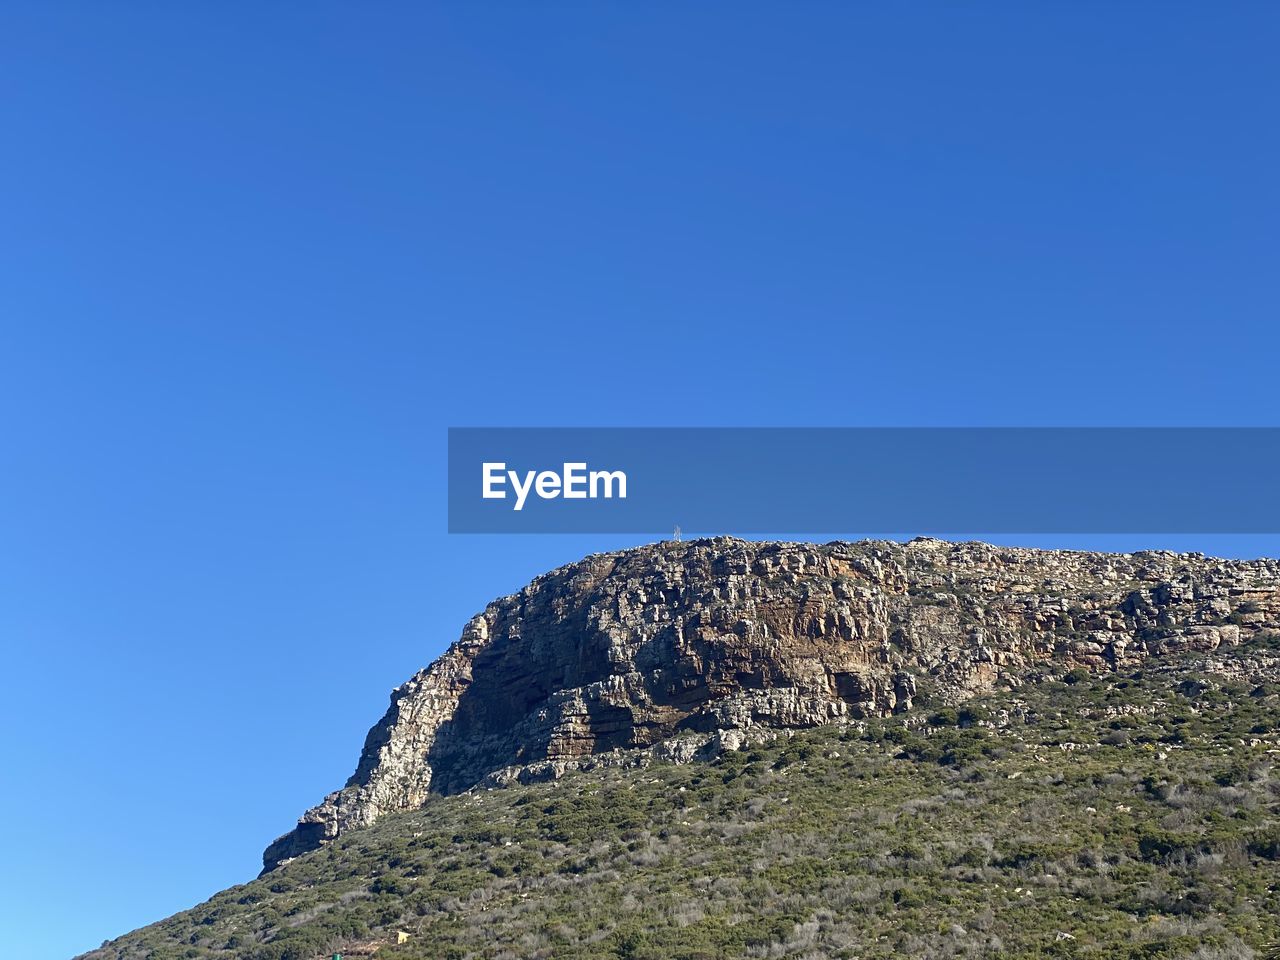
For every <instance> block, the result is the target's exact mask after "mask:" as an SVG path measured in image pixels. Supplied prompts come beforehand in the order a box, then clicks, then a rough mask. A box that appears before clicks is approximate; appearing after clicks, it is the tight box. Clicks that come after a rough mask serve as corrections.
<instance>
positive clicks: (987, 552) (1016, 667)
mask: <svg viewBox="0 0 1280 960" xmlns="http://www.w3.org/2000/svg"><path fill="white" fill-rule="evenodd" d="M1277 627H1280V562H1277V561H1274V560H1257V561H1251V562H1237V561H1223V560H1214V559H1209V558H1205V557H1203V556H1200V555H1197V554H1190V555H1179V554H1174V553H1168V552H1165V551H1151V552H1144V553H1137V554H1132V555H1115V554H1096V553H1081V552H1073V551H1040V550H1024V549H1016V548H1011V547H996V546H990V545H988V544H982V543H959V544H951V543H946V542H944V541H940V540H933V539H919V540H913V541H911V542H910V543H908V544H905V545H904V544H898V543H891V542H887V541H866V542H861V543H840V542H837V543H829V544H825V545H816V544H807V543H755V542H748V541H742V540H735V539H730V538H716V539H712V540H699V541H691V542H684V543H679V542H666V543H659V544H655V545H652V546H647V547H641V548H637V549H634V550H627V551H623V552H619V553H609V554H598V555H595V556H591V557H587V558H586V559H584V560H582V561H579V562H578V563H574V564H570V565H569V566H566V567H562V568H560V569H559V570H554V571H552V572H550V573H548V574H544V575H543V576H540V577H538V578H537V579H535V580H534V581H533V582H532V583H530V584H529V585H528V586H527V587H525V589H523V590H522V591H520V592H519V593H518V594H515V595H513V596H509V597H504V598H502V599H500V600H496V601H494V602H493V603H491V604H490V605H489V606H488V607H487V608H486V609H485V611H484V612H483V613H481V614H479V615H478V616H476V617H474V618H473V619H472V620H471V622H470V623H468V624H467V626H466V627H465V629H464V630H463V632H462V636H461V638H460V639H459V640H458V641H457V642H456V643H454V644H453V646H451V647H450V648H449V649H448V650H447V651H446V652H445V653H444V655H443V656H441V657H440V658H439V659H438V660H437V661H436V662H435V663H433V664H432V665H431V666H429V667H427V668H426V669H425V670H422V671H420V672H419V673H418V674H416V675H415V676H414V677H412V678H411V679H410V680H409V681H408V682H406V683H405V684H404V685H402V686H401V687H399V688H397V689H396V690H395V691H394V692H393V693H392V696H391V705H390V708H389V709H388V710H387V713H386V715H385V716H384V717H383V718H382V719H381V720H380V721H379V722H378V723H377V724H376V725H375V726H374V727H373V729H372V730H371V731H370V732H369V735H368V738H367V739H366V742H365V746H364V750H363V752H362V754H361V757H360V762H359V764H358V766H357V768H356V772H355V773H354V774H353V775H352V777H351V779H350V780H349V781H348V782H347V785H346V786H345V787H344V788H343V789H342V790H340V791H337V792H335V793H332V794H330V795H329V796H327V797H325V798H324V800H323V801H321V803H320V804H318V805H317V806H315V807H313V808H312V809H311V810H308V811H307V812H306V813H304V814H303V816H302V817H301V819H300V820H299V821H298V825H297V826H296V827H295V828H294V830H292V831H291V832H290V833H288V834H286V835H285V836H283V837H281V838H280V839H278V840H277V841H275V843H273V844H272V845H271V846H270V847H268V848H267V851H266V852H265V854H264V856H263V861H264V866H265V869H267V870H270V869H272V868H273V867H274V866H276V865H277V864H279V863H280V862H283V861H284V860H287V859H289V858H291V857H295V856H297V855H299V854H301V853H304V852H306V851H308V850H312V849H315V848H316V847H318V846H320V845H322V844H324V843H325V842H327V841H329V840H331V839H333V838H334V837H335V836H337V835H339V834H340V833H342V832H344V831H346V830H349V829H353V828H357V827H360V826H363V825H367V824H370V823H372V822H374V821H375V820H376V819H377V818H378V817H380V816H382V815H383V814H385V813H387V812H390V811H394V810H403V809H411V808H414V807H416V806H419V805H421V804H422V803H423V801H424V800H425V799H426V798H427V797H428V796H429V795H430V794H431V793H456V792H460V791H464V790H468V789H470V788H473V787H476V786H478V785H486V786H500V785H503V784H506V783H514V782H529V781H530V780H531V779H548V778H554V777H557V776H560V775H562V774H563V773H564V771H565V770H567V769H580V768H582V767H583V766H589V765H592V764H604V765H613V764H644V763H648V762H652V761H653V760H655V759H667V760H671V759H675V760H681V759H690V758H692V757H694V756H696V755H698V753H699V751H703V750H707V749H711V750H713V751H717V750H724V749H736V747H732V746H729V744H730V743H738V744H739V745H740V744H741V743H742V742H745V740H739V739H738V738H737V737H738V734H732V735H731V734H730V733H728V731H738V732H742V733H744V734H747V735H750V733H751V732H752V731H755V732H756V735H759V733H761V732H763V731H785V730H789V729H795V728H800V727H806V726H813V725H815V724H821V723H829V722H832V721H849V722H856V721H857V720H859V719H861V718H865V717H870V716H879V715H886V714H890V713H895V712H900V711H904V710H908V709H910V708H911V707H912V705H913V703H914V701H915V700H916V698H917V697H918V696H919V695H920V691H921V690H923V689H925V688H926V686H927V689H928V692H929V693H930V694H931V696H932V697H933V698H935V699H936V700H938V701H941V702H949V703H954V702H958V701H960V700H963V699H965V698H966V697H970V696H973V695H975V694H979V693H983V692H986V691H989V690H991V689H992V688H994V687H996V686H998V685H1007V686H1017V685H1018V684H1019V683H1021V682H1022V680H1023V679H1024V678H1025V677H1026V676H1028V675H1030V674H1031V673H1032V672H1034V671H1035V670H1036V669H1037V668H1036V664H1038V663H1043V662H1044V661H1047V660H1050V659H1053V660H1056V661H1058V662H1057V663H1056V664H1055V670H1054V671H1052V672H1053V673H1054V675H1061V673H1062V672H1064V671H1065V670H1066V669H1068V668H1070V667H1071V666H1086V667H1088V668H1089V669H1091V670H1095V671H1096V670H1105V669H1114V668H1116V667H1118V666H1121V665H1129V664H1132V663H1135V662H1138V661H1140V660H1143V659H1145V658H1147V657H1151V656H1160V655H1163V654H1169V653H1177V652H1185V651H1200V652H1203V653H1205V654H1211V653H1212V652H1213V651H1214V650H1217V649H1218V648H1219V647H1221V646H1224V645H1233V644H1236V643H1239V642H1240V641H1241V640H1242V639H1244V638H1246V637H1248V636H1250V635H1252V634H1254V633H1256V632H1258V631H1260V630H1273V629H1276V628H1277ZM716 738H719V739H718V740H717V739H716Z"/></svg>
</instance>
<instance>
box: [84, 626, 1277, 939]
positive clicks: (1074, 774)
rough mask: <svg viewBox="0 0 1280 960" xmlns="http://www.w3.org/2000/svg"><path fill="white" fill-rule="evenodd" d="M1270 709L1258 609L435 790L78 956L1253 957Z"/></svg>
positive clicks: (1273, 781)
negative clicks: (835, 710)
mask: <svg viewBox="0 0 1280 960" xmlns="http://www.w3.org/2000/svg"><path fill="white" fill-rule="evenodd" d="M918 699H919V698H918ZM925 699H926V700H927V692H926V698H925ZM1278 717H1280V638H1277V637H1276V636H1275V635H1273V634H1269V633H1267V632H1265V631H1255V632H1253V634H1252V635H1251V636H1250V638H1249V639H1247V640H1246V641H1245V642H1244V643H1241V644H1239V645H1236V646H1231V647H1227V648H1223V649H1220V650H1218V651H1216V652H1213V653H1207V654H1206V653H1182V654H1175V655H1172V656H1170V657H1167V658H1164V659H1159V660H1151V661H1149V662H1147V663H1143V664H1139V665H1136V666H1130V667H1126V668H1124V669H1119V670H1115V671H1104V672H1097V673H1091V672H1089V671H1087V670H1083V669H1080V668H1078V667H1077V668H1074V669H1071V670H1065V669H1059V668H1055V669H1053V670H1049V671H1044V672H1039V673H1036V674H1035V675H1033V676H1032V677H1031V678H1030V679H1028V680H1027V681H1026V682H1025V683H1021V684H1020V685H1019V686H1018V688H1017V689H1014V690H1005V691H1001V692H997V693H995V694H992V695H990V696H985V697H978V698H973V699H970V700H969V701H967V702H966V703H965V704H964V705H963V706H960V707H955V706H947V705H945V704H943V703H941V702H935V703H932V704H930V703H928V702H917V704H916V709H914V710H912V711H910V712H907V713H903V714H900V715H896V716H890V717H887V718H882V717H868V718H863V719H856V718H840V719H839V722H836V723H832V724H828V725H825V726H821V727H818V728H815V729H812V730H808V731H802V732H798V733H797V732H793V731H790V730H776V729H771V728H768V727H764V726H757V727H755V728H753V729H752V730H750V731H749V732H748V733H747V734H746V739H745V740H743V741H742V742H740V743H739V742H737V738H736V737H735V738H734V739H733V740H732V741H731V742H721V743H720V744H719V745H718V746H719V749H720V752H719V753H718V754H717V755H714V756H710V757H709V758H708V759H705V760H694V761H693V762H687V763H675V762H671V761H664V760H662V759H657V758H655V757H654V756H653V754H652V753H651V752H647V751H633V752H630V753H627V754H619V755H614V757H613V761H614V762H615V763H616V765H609V764H608V763H607V762H604V761H605V760H606V758H604V757H601V758H597V761H599V762H600V763H601V765H600V766H598V767H596V768H595V769H578V770H575V769H570V770H568V771H567V772H566V773H565V775H564V776H563V778H562V779H559V780H556V781H551V782H546V783H535V784H529V785H519V784H517V785H513V786H511V787H509V788H505V789H481V790H476V791H473V792H470V793H464V794H458V795H452V796H438V795H430V796H428V797H426V798H425V800H424V802H423V804H422V805H421V807H420V808H419V809H416V810H414V811H410V812H399V813H391V814H388V815H386V816H383V817H381V818H380V819H379V820H378V822H377V823H375V824H373V825H371V826H369V827H367V828H365V829H360V830H351V831H349V832H346V833H343V834H341V835H339V836H338V837H337V838H336V839H335V840H334V841H332V842H331V843H329V844H328V845H326V846H325V847H324V848H323V849H318V850H315V851H313V852H310V853H307V854H305V855H303V856H300V857H299V858H297V859H295V860H293V861H292V862H290V863H287V864H285V865H283V866H281V867H279V868H278V869H277V870H275V871H273V872H271V873H269V874H267V875H265V876H264V877H262V878H260V879H258V880H255V881H253V882H252V883H248V884H245V885H243V886H240V887H235V888H232V889H230V890H228V891H225V892H223V893H220V894H218V895H217V896H215V897H214V898H213V899H211V900H210V901H209V902H208V903H205V904H202V905H201V906H199V907H197V908H195V909H193V910H190V911H187V912H186V913H183V914H179V915H178V916H176V917H173V918H171V919H169V920H166V921H163V922H161V923H158V924H156V925H154V926H151V927H148V928H145V929H143V930H140V931H137V932H135V933H132V934H129V935H127V936H125V937H122V938H121V939H119V940H117V941H113V942H112V943H110V944H106V945H104V947H103V948H102V949H101V950H99V951H95V952H93V953H92V954H89V955H87V956H88V957H91V958H94V960H99V958H101V960H105V958H109V957H110V958H120V960H124V958H128V960H141V958H150V960H167V958H215V957H219V958H220V957H237V958H246V960H310V958H317V957H322V956H328V955H329V954H330V953H331V952H335V951H341V952H342V953H343V954H344V956H347V957H351V956H367V955H370V954H371V953H374V952H376V954H377V956H378V957H379V958H383V960H391V958H401V960H411V958H417V960H426V958H457V960H461V958H465V957H486V958H494V960H497V958H517V957H519V958H532V957H539V958H550V957H555V958H597V957H618V958H633V960H636V958H654V960H657V958H686V960H710V958H730V957H735V958H736V957H744V956H745V957H761V958H764V957H779V958H780V957H794V958H819V957H847V958H853V957H861V958H873V957H874V958H888V957H901V956H912V957H952V956H982V957H1133V958H1159V957H1170V958H1181V957H1188V958H1190V957H1198V958H1214V957H1217V958H1245V957H1250V956H1253V955H1254V951H1255V950H1259V949H1261V948H1263V947H1264V945H1266V944H1268V943H1271V942H1273V941H1274V940H1275V939H1276V938H1277V936H1280V781H1278V780H1277V778H1276V776H1275V762H1276V758H1277V756H1280V739H1278V738H1277V729H1276V721H1277V718H1278ZM685 739H688V740H689V742H690V743H700V742H701V739H700V738H698V737H696V736H695V735H692V734H690V735H688V736H687V737H686V738H685ZM678 742H680V738H678V739H677V743H678ZM734 746H737V747H738V748H739V749H732V747H734ZM668 755H669V756H672V757H682V756H684V754H683V753H682V752H681V751H679V750H674V749H673V750H672V751H670V753H669V754H668ZM619 758H625V759H619ZM398 932H403V933H405V934H408V935H409V939H408V940H407V941H406V942H404V943H403V944H398V945H397V944H396V942H395V941H396V939H397V933H398Z"/></svg>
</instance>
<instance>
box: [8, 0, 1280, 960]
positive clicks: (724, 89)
mask: <svg viewBox="0 0 1280 960" xmlns="http://www.w3.org/2000/svg"><path fill="white" fill-rule="evenodd" d="M1278 27H1280V8H1277V7H1276V6H1275V5H1274V4H1262V3H1258V4H1250V3H1237V4H1229V5H1223V4H1199V3H1197V4H1191V3H1159V4H1157V3H1136V2H1135V3H1110V4H1102V3H1077V4H1062V3H1038V4H1026V3H1012V2H1010V3H999V4H997V3H968V4H952V3H915V4H910V5H901V4H896V5H893V4H883V5H874V6H873V5H855V4H847V3H804V4H769V5H766V4H757V3H733V4H718V3H705V4H697V5H685V4H666V3H658V4H643V5H623V4H613V3H604V4H601V3H590V4H588V3H549V4H534V5H528V4H517V3H496V2H495V3H487V4H461V3H459V4H451V5H434V4H398V3H382V4H376V5H356V4H330V3H323V2H322V3H307V4H303V3H288V2H284V3H271V4H248V3H243V4H234V3H233V4H225V3H183V4H163V3H158V2H122V3H113V4H102V3H75V2H64V3H48V2H35V0H13V2H9V3H6V4H4V6H3V9H2V10H0V110H2V111H3V113H2V118H3V128H2V129H3V135H4V148H3V150H0V204H2V206H0V281H2V282H0V429H2V431H3V432H2V434H0V438H2V439H3V443H0V596H2V597H3V602H0V639H2V640H3V644H4V652H5V656H4V669H3V673H0V677H2V678H3V680H2V682H3V684H4V696H3V698H0V711H2V712H0V737H2V738H3V740H2V749H3V753H2V755H0V759H2V760H3V765H4V770H5V778H4V789H3V790H0V829H2V830H3V831H4V841H3V848H4V854H3V857H2V858H0V859H2V860H3V863H4V867H3V870H0V929H4V930H5V931H6V934H5V951H6V953H7V954H11V955H13V956H20V957H23V958H25V960H52V958H65V957H67V956H69V955H71V954H73V953H75V952H78V951H81V950H84V949H88V948H91V947H94V946H96V945H97V944H98V943H100V942H101V941H102V940H103V939H104V938H107V937H113V936H117V935H119V934H121V933H123V932H125V931H126V930H129V929H131V928H133V927H136V926H139V925H141V924H144V923H147V922H150V921H153V920H157V919H160V918H161V917H163V916H165V915H167V914H169V913H172V912H174V911H176V910H179V909H182V908H185V907H188V906H191V905H193V904H194V903H196V902H198V901H200V900H203V899H204V898H206V897H207V896H209V895H210V894H212V893H213V892H215V891H216V890H218V889H220V888H222V887H225V886H228V885H230V884H233V883H236V882H241V881H244V880H247V879H249V878H251V877H252V876H253V875H254V874H255V872H256V871H257V869H258V865H259V859H258V858H259V854H260V852H261V850H262V848H263V846H264V845H265V844H266V843H267V842H268V841H270V840H271V839H272V838H274V837H275V836H277V835H278V834H280V833H282V832H284V831H285V830H287V829H288V828H289V827H290V826H291V825H292V823H293V821H294V819H295V818H296V817H297V815H298V814H299V813H300V812H301V811H302V810H303V809H305V808H306V807H307V806H308V805H310V804H311V803H313V802H315V801H316V800H317V799H319V798H320V797H321V796H322V795H323V794H324V793H325V792H327V791H329V790H331V789H333V788H335V787H337V786H339V785H340V784H341V783H342V781H343V780H344V779H345V778H346V777H347V776H348V775H349V774H350V772H351V771H352V769H353V768H354V765H355V760H356V757H357V753H358V750H359V747H360V744H361V742H362V740H363V737H364V733H365V731H366V730H367V728H368V727H369V726H370V725H371V724H372V723H373V722H374V720H376V719H377V717H378V716H379V715H380V714H381V713H382V711H383V709H384V708H385V705H386V699H387V694H388V692H389V691H390V689H391V688H392V687H393V686H394V685H396V684H397V683H399V682H400V681H402V680H403V679H405V678H406V677H407V676H408V675H409V674H410V673H412V672H413V671H414V670H416V669H417V668H419V667H421V666H423V665H424V664H426V663H427V662H428V661H430V660H431V659H432V658H433V657H434V656H435V655H437V654H438V653H439V652H440V651H441V650H442V649H443V648H444V647H445V646H446V645H447V644H448V643H449V642H450V641H452V640H453V639H454V638H455V637H456V636H457V634H458V631H459V628H460V626H461V625H462V623H463V622H464V621H465V620H466V619H467V618H468V617H469V616H470V615H471V614H473V613H475V612H476V611H478V610H479V609H481V608H482V607H483V606H484V604H485V603H486V602H487V601H488V600H489V599H491V598H492V597H494V596H496V595H500V594H505V593H509V592H511V591H513V590H516V589H518V588H519V587H520V586H521V585H522V584H523V583H524V582H525V581H526V580H528V579H529V578H530V577H531V576H532V575H534V574H536V573H538V572H540V571H542V570H544V569H546V568H548V567H551V566H555V565H558V564H560V563H563V562H567V561H570V560H573V559H576V558H578V557H580V556H581V555H583V554H584V553H587V552H590V551H593V550H599V549H605V548H612V547H617V546H624V545H627V544H629V543H632V542H635V538H606V537H595V538H585V537H523V538H521V537H449V536H446V535H445V533H444V528H445V498H444V489H443V483H444V451H445V427H446V426H448V425H486V424H501V425H523V424H529V425H538V424H551V425H557V424H568V425H578V424H583V425H597V424H600V425H605V424H618V425H634V424H644V425H664V424H677V425H683V424H710V425H718V424H727V425H788V424H805V425H829V424H830V425H840V424H849V425H864V424H865V425H874V424H881V425H926V424H927V425H1115V424H1126V425H1127V424H1136V425H1212V424H1227V425H1276V424H1277V423H1280V418H1278V417H1277V412H1278V410H1277V407H1278V400H1277V387H1276V382H1277V375H1276V353H1277V347H1280V333H1278V332H1277V324H1276V314H1277V310H1276V305H1277V303H1278V302H1280V298H1278V297H1277V293H1278V292H1280V291H1278V290H1277V286H1278V284H1280V271H1278V270H1277V262H1276V259H1277V250H1280V236H1278V233H1280V231H1278V230H1277V224H1278V223H1280V219H1278V218H1277V213H1278V212H1280V211H1278V209H1277V208H1278V206H1280V191H1278V189H1277V182H1276V176H1277V174H1276V171H1277V170H1280V149H1278V147H1280V139H1278V138H1280V129H1278V127H1277V124H1276V123H1275V107H1276V103H1277V100H1278V95H1280V89H1278V87H1280V84H1278V83H1277V80H1278V79H1280V69H1278V67H1277V61H1276V57H1275V51H1276V49H1277V46H1278V42H1280V30H1278V29H1277V28H1278ZM1196 457H1197V451H1195V450H1170V451H1169V452H1168V456H1167V458H1165V459H1163V460H1162V461H1161V462H1158V463H1153V464H1151V474H1152V481H1153V482H1154V483H1158V482H1160V477H1161V476H1162V475H1165V474H1168V473H1170V472H1177V471H1178V470H1179V469H1181V468H1182V467H1183V466H1184V465H1185V464H1187V463H1192V462H1196ZM1221 468H1222V469H1224V470H1241V469H1243V470H1247V469H1249V465H1248V464H1247V463H1244V464H1222V465H1221ZM748 522H749V521H745V520H744V527H745V526H746V525H747V524H748ZM715 532H725V531H715ZM919 532H923V531H903V535H904V536H910V535H912V534H914V533H919ZM780 533H784V531H780ZM840 533H845V534H848V535H856V533H857V532H856V531H832V535H833V536H835V535H837V534H840ZM974 533H975V535H976V534H980V533H981V531H975V532H974ZM1006 539H1007V538H1006ZM1015 539H1016V540H1017V542H1022V543H1028V544H1045V545H1063V546H1079V547H1099V548H1114V549H1133V548H1141V547H1154V546H1161V547H1175V548H1185V549H1198V550H1204V551H1206V552H1212V553H1220V554H1226V555H1235V556H1256V555H1260V554H1269V555H1277V554H1280V542H1278V541H1277V539H1276V538H1264V537H1257V538H1252V537H1235V538H1226V537H1197V538H1188V537H1182V538H1171V537H1166V538H1159V537H1154V538H1143V539H1142V540H1141V541H1136V540H1134V539H1133V538H1123V537H1114V536H1113V537H1107V536H1097V537H1078V538H1071V539H1068V538H1061V537H1059V538H1043V537H1042V538H1036V537H1022V538H1015Z"/></svg>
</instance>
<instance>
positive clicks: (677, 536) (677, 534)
mask: <svg viewBox="0 0 1280 960" xmlns="http://www.w3.org/2000/svg"><path fill="white" fill-rule="evenodd" d="M671 539H672V540H674V541H675V542H676V543H679V542H680V524H678V523H677V524H676V528H675V530H673V531H672V533H671Z"/></svg>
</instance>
